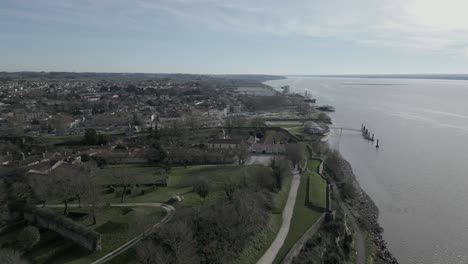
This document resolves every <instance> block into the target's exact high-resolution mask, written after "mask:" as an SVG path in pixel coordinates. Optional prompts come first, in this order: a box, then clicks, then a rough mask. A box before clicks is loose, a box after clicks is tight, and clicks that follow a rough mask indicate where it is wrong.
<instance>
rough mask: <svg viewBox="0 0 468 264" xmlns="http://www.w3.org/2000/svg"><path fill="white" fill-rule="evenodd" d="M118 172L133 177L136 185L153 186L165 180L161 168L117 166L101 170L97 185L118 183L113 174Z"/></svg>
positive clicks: (98, 174)
mask: <svg viewBox="0 0 468 264" xmlns="http://www.w3.org/2000/svg"><path fill="white" fill-rule="evenodd" d="M116 170H118V171H119V173H126V174H129V175H132V178H133V179H134V181H135V184H151V183H155V182H157V181H161V180H162V179H163V177H162V176H163V175H162V171H163V170H162V169H161V168H160V167H153V166H144V165H115V166H107V167H105V168H103V169H100V170H99V171H98V173H97V175H96V178H95V179H96V183H97V184H99V185H107V184H113V183H116V182H115V178H114V176H113V172H114V171H116Z"/></svg>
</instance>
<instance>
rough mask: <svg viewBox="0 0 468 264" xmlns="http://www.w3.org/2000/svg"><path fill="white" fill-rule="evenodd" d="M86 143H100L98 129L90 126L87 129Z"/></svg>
mask: <svg viewBox="0 0 468 264" xmlns="http://www.w3.org/2000/svg"><path fill="white" fill-rule="evenodd" d="M84 143H85V144H86V145H96V144H97V143H98V135H97V133H96V130H94V129H93V128H88V129H86V130H85V134H84Z"/></svg>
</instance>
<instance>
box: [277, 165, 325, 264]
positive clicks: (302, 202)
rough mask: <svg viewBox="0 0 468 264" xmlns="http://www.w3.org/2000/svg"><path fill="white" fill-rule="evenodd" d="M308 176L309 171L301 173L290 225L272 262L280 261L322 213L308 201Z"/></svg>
mask: <svg viewBox="0 0 468 264" xmlns="http://www.w3.org/2000/svg"><path fill="white" fill-rule="evenodd" d="M308 178H309V173H303V174H302V175H301V182H300V185H299V190H298V192H297V197H296V204H295V205H294V213H293V217H292V219H291V226H290V229H289V232H288V235H287V236H286V239H285V241H284V244H283V246H282V247H281V249H280V251H279V252H278V255H277V256H276V258H275V261H274V263H280V262H281V260H282V259H283V258H284V257H285V256H286V254H287V253H288V251H289V250H290V249H291V247H292V246H293V245H294V244H295V243H296V241H297V240H299V239H300V238H301V236H302V235H303V234H304V233H305V232H306V231H307V229H309V227H310V226H312V225H313V224H314V223H315V222H316V221H317V220H318V219H319V218H320V215H321V214H322V210H318V208H315V207H312V206H310V204H309V201H308V199H307V198H308V189H309V188H308Z"/></svg>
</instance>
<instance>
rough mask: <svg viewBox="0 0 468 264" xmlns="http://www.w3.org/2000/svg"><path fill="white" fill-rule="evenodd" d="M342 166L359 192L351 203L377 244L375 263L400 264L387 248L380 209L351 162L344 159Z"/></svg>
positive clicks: (361, 222)
mask: <svg viewBox="0 0 468 264" xmlns="http://www.w3.org/2000/svg"><path fill="white" fill-rule="evenodd" d="M341 166H342V170H343V171H344V172H345V174H346V176H347V177H349V178H351V179H352V180H353V183H354V186H355V187H356V190H357V193H358V197H357V198H356V199H355V202H354V203H353V204H351V206H352V208H353V209H354V210H355V211H356V212H357V213H358V215H359V217H358V221H359V224H360V225H361V226H362V227H363V228H364V229H366V230H367V231H368V232H369V234H370V235H371V236H372V240H373V241H374V243H375V245H376V250H377V252H376V258H377V259H375V260H374V263H379V264H380V263H391V264H398V261H397V260H396V259H395V257H393V255H392V253H390V251H389V250H388V248H387V243H386V242H385V240H384V239H383V237H382V233H383V228H382V227H381V226H380V224H379V222H378V219H379V209H378V208H377V206H376V205H375V203H374V202H373V201H372V199H371V198H370V197H369V195H367V194H366V193H365V192H364V191H363V190H362V189H361V187H360V185H359V183H358V182H357V180H356V176H355V175H354V173H353V170H352V168H351V165H350V164H349V162H347V161H346V160H344V159H343V162H341Z"/></svg>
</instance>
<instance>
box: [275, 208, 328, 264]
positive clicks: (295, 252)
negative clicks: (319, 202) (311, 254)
mask: <svg viewBox="0 0 468 264" xmlns="http://www.w3.org/2000/svg"><path fill="white" fill-rule="evenodd" d="M324 219H325V213H323V214H322V215H321V216H320V218H319V219H318V220H317V221H316V222H315V223H314V224H313V225H312V226H311V227H309V229H308V230H307V231H306V232H305V233H304V235H302V237H301V238H300V239H299V240H298V241H297V242H296V244H294V246H293V247H292V248H291V249H290V250H289V251H288V254H287V255H286V256H285V257H284V258H283V260H282V261H281V264H289V263H292V261H293V259H294V258H295V257H297V255H299V253H301V250H302V248H303V247H304V245H305V244H306V243H307V241H308V240H309V239H310V238H311V237H312V236H313V235H315V233H316V232H317V231H318V230H319V228H320V227H321V226H322V224H323V221H324Z"/></svg>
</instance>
